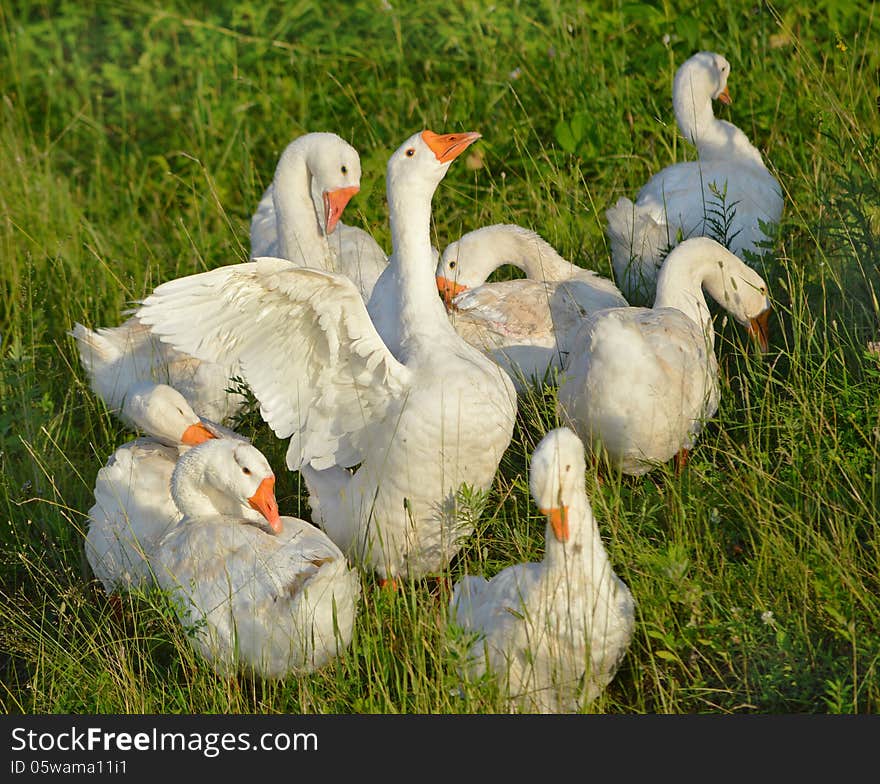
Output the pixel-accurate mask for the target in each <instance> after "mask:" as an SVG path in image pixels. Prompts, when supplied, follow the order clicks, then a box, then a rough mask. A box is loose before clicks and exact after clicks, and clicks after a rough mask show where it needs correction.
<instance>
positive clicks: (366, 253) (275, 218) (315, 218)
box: [250, 133, 388, 302]
mask: <svg viewBox="0 0 880 784" xmlns="http://www.w3.org/2000/svg"><path fill="white" fill-rule="evenodd" d="M360 180H361V161H360V156H359V155H358V154H357V151H356V150H355V149H354V147H352V146H351V145H350V144H348V143H347V142H345V141H343V140H342V139H341V138H340V137H339V136H337V135H336V134H334V133H309V134H306V135H304V136H300V137H299V138H298V139H295V140H294V141H292V142H291V143H290V144H289V145H288V146H287V148H286V149H285V150H284V152H283V153H282V154H281V157H280V158H279V160H278V165H277V167H276V169H275V176H274V179H273V180H272V182H271V184H270V185H269V187H268V188H266V191H265V192H264V194H263V198H262V199H260V203H259V205H258V206H257V211H256V212H255V213H254V215H253V217H252V218H251V229H250V235H251V258H258V257H261V256H273V257H276V258H281V259H289V260H290V261H292V262H294V263H295V264H299V265H301V266H304V267H315V268H317V269H323V270H326V271H328V272H339V273H342V274H343V275H347V276H348V277H350V278H351V279H352V280H353V281H354V282H355V284H356V285H357V287H358V289H359V290H360V292H361V295H362V296H363V298H364V302H366V301H367V300H369V298H370V294H371V293H372V291H373V286H374V285H375V283H376V279H377V278H378V277H379V275H380V274H381V273H382V270H384V269H385V266H386V265H387V263H388V260H387V258H386V256H385V252H384V251H383V250H382V249H381V248H380V247H379V245H378V243H377V242H376V241H375V240H374V239H373V238H372V237H371V236H370V235H369V234H368V233H367V232H365V231H364V230H363V229H359V228H357V227H356V226H348V225H346V224H345V223H343V222H342V221H341V220H340V217H341V215H342V212H343V210H344V209H345V207H346V205H347V204H348V201H349V199H351V197H352V196H354V195H355V194H356V193H357V192H358V191H359V190H360ZM328 183H332V184H333V187H332V188H328V187H327V184H328Z"/></svg>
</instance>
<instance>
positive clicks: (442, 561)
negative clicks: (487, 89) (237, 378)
mask: <svg viewBox="0 0 880 784" xmlns="http://www.w3.org/2000/svg"><path fill="white" fill-rule="evenodd" d="M478 137H479V134H477V133H456V134H446V135H439V134H436V133H433V132H432V131H427V130H426V131H424V132H422V133H417V134H414V135H413V136H412V137H410V138H409V139H407V140H406V142H404V144H403V145H401V146H400V148H399V149H398V150H397V151H395V152H394V153H393V154H392V155H391V158H390V159H389V161H388V169H387V196H388V204H389V208H390V220H391V234H392V239H393V245H394V250H393V253H392V255H391V258H390V261H389V267H388V269H387V270H386V271H385V272H384V273H383V276H386V275H387V276H388V281H389V284H390V286H391V287H392V290H393V291H394V292H395V296H394V297H393V299H392V300H391V301H392V302H393V303H394V304H395V307H394V308H393V312H392V313H391V314H390V317H391V318H390V329H391V331H392V332H393V335H394V339H395V341H396V348H397V351H398V354H397V357H395V354H393V353H392V351H391V350H390V348H389V346H388V345H386V343H384V342H383V340H382V338H380V337H379V334H378V333H377V331H376V328H375V326H374V324H373V322H372V321H371V320H370V318H369V316H368V314H367V311H366V308H365V306H364V303H363V300H362V298H361V297H360V294H359V293H358V291H357V289H356V288H355V287H354V285H353V284H352V283H351V281H350V280H349V279H348V278H345V277H343V276H341V275H334V274H331V273H326V272H319V271H317V270H307V269H302V268H297V267H295V266H294V265H292V264H291V263H290V262H286V261H283V260H279V259H258V260H256V261H254V262H250V263H246V264H241V265H232V266H229V267H223V268H220V269H216V270H212V271H210V272H205V273H201V274H199V275H193V276H190V277H188V278H182V279H180V280H176V281H171V282H169V283H165V284H163V285H161V286H159V287H158V288H157V289H156V290H155V292H154V293H153V294H152V295H151V296H150V297H148V298H147V299H146V300H145V301H144V303H143V305H142V307H141V308H140V309H139V310H138V317H139V318H140V319H141V320H142V321H143V322H144V323H145V324H149V325H150V326H151V327H152V328H153V330H154V332H155V333H156V334H157V335H159V336H161V337H162V339H163V340H168V341H170V342H172V343H173V344H174V345H175V346H176V347H177V348H179V349H181V350H184V351H187V352H192V353H194V354H195V355H196V356H200V357H202V358H205V359H209V360H214V361H221V362H226V361H230V360H232V359H234V360H235V361H238V362H240V364H241V368H242V373H243V375H244V377H245V378H246V380H247V382H248V384H249V385H250V387H251V388H252V389H253V391H254V394H255V396H256V398H257V399H258V400H259V401H260V406H261V413H262V416H263V418H264V419H265V420H266V421H267V422H268V423H269V425H270V427H271V428H272V429H273V430H274V432H275V434H276V435H277V436H278V437H279V438H288V437H291V441H290V444H289V447H288V451H287V465H288V467H289V468H290V469H292V470H301V471H302V474H303V477H304V478H305V481H306V483H307V485H308V489H309V494H310V504H311V506H312V510H313V516H314V519H315V521H316V522H318V524H319V525H321V527H322V528H324V530H326V531H327V533H328V534H329V535H330V538H331V539H333V541H334V542H336V543H337V544H338V545H339V546H340V548H341V549H342V550H343V551H344V552H345V553H346V554H348V555H350V556H351V557H352V558H353V559H354V560H355V561H356V562H357V563H358V564H360V565H362V566H363V567H365V568H368V569H372V570H374V571H375V572H376V573H377V574H378V575H379V577H380V578H381V579H383V580H384V579H389V578H394V577H395V576H397V575H401V576H404V575H405V576H410V577H420V576H423V575H427V574H430V573H433V572H436V571H437V570H440V569H442V568H443V567H444V566H446V564H447V563H448V562H449V560H450V559H451V558H452V557H453V555H455V553H456V552H458V550H459V549H460V547H461V545H462V543H463V541H464V539H465V538H466V537H467V536H468V535H469V534H470V533H471V531H472V524H471V523H470V522H465V520H464V519H463V518H462V516H461V515H459V514H458V513H457V498H458V491H459V489H460V488H461V487H462V485H464V484H467V485H470V486H471V487H475V488H479V489H483V490H485V489H487V488H488V487H489V486H490V485H491V484H492V481H493V479H494V476H495V471H496V469H497V468H498V463H499V461H500V459H501V456H502V454H503V453H504V450H505V449H506V448H507V445H508V444H509V442H510V438H511V435H512V433H513V424H514V416H515V410H516V393H515V390H514V389H513V385H512V384H511V382H510V379H509V378H508V376H507V375H506V374H505V373H504V372H503V371H502V370H501V369H500V368H499V367H498V366H497V365H496V364H495V363H494V362H492V361H491V360H490V359H488V358H487V357H486V356H485V355H483V354H482V353H481V352H479V351H477V350H476V349H474V348H473V347H471V346H469V345H468V344H467V343H465V341H463V340H462V339H461V338H460V337H459V336H458V334H457V333H456V332H455V330H454V329H453V328H452V326H451V324H450V323H449V320H448V318H447V316H446V311H445V309H444V307H443V303H442V301H441V300H440V298H439V297H438V296H437V287H436V283H435V281H434V266H435V263H436V258H435V256H434V254H433V252H432V248H431V241H430V230H429V229H430V215H431V200H432V197H433V194H434V191H435V190H436V188H437V186H438V184H439V183H440V180H441V179H442V178H443V176H444V175H445V174H446V171H447V170H448V168H449V165H450V163H451V161H452V160H454V159H455V158H456V157H457V156H458V155H459V154H461V152H462V151H463V150H465V149H466V148H467V147H468V146H469V145H470V144H472V143H473V142H474V141H475V140H476V139H477V138H478ZM377 285H378V284H377ZM355 466H357V468H356V469H355Z"/></svg>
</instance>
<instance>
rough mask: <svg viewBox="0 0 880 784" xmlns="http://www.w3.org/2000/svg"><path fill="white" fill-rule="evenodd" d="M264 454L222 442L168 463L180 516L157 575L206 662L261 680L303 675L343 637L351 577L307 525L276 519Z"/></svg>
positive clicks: (332, 653) (355, 594)
mask: <svg viewBox="0 0 880 784" xmlns="http://www.w3.org/2000/svg"><path fill="white" fill-rule="evenodd" d="M274 486H275V475H274V474H273V472H272V469H271V468H270V467H269V464H268V462H267V461H266V458H265V457H264V456H263V454H262V453H261V452H260V451H259V450H257V449H255V448H254V447H253V446H251V445H250V444H247V443H245V442H241V441H234V440H229V439H223V440H219V439H218V440H215V441H212V442H208V443H204V444H202V445H200V446H197V447H195V448H193V449H191V450H189V451H188V452H187V453H186V454H185V455H182V456H181V457H180V459H179V460H178V461H177V465H176V466H175V468H174V473H173V474H172V477H171V493H172V496H173V498H174V501H175V503H176V504H177V506H178V508H179V509H180V512H181V519H180V521H179V522H178V523H177V525H176V526H175V527H174V528H172V529H171V530H170V531H169V532H168V533H167V534H166V535H165V536H164V537H163V538H162V540H161V541H160V542H159V544H158V546H157V548H156V552H155V573H156V580H157V582H158V583H159V585H160V587H162V588H163V589H165V590H166V591H168V592H169V593H171V594H172V595H173V596H174V597H175V600H176V602H175V605H176V610H177V613H178V616H179V618H180V621H181V623H183V624H184V625H185V626H186V627H187V628H189V629H193V633H192V636H191V637H190V640H191V642H192V644H193V646H194V647H195V648H196V650H198V651H199V652H200V653H201V654H202V655H203V656H204V657H205V659H207V661H208V662H209V663H210V664H211V665H212V667H213V668H214V669H215V670H216V672H218V673H219V674H221V675H224V676H229V675H232V674H233V673H234V672H236V671H237V670H243V671H246V672H252V673H254V674H256V675H257V676H259V677H262V678H282V677H284V676H285V675H287V674H288V673H291V672H308V671H311V670H314V669H316V668H318V667H322V666H323V665H325V664H327V663H328V662H330V661H331V660H332V659H333V658H335V657H336V656H337V655H338V654H339V653H340V652H342V651H344V650H345V649H346V648H347V647H348V646H349V644H350V643H351V637H352V632H353V629H354V620H355V613H356V610H357V604H358V600H359V597H360V579H359V578H358V576H357V573H356V572H354V571H353V570H352V569H351V568H350V567H349V566H348V563H347V562H346V559H345V557H344V556H343V554H342V553H341V552H340V550H339V548H338V547H337V546H336V545H335V544H333V542H331V541H330V539H329V538H328V537H327V536H326V534H324V533H323V532H322V531H320V530H319V529H318V528H316V527H315V526H313V525H311V524H310V523H307V522H305V521H304V520H299V519H298V518H295V517H281V516H280V515H279V513H278V505H277V503H276V500H275V492H274Z"/></svg>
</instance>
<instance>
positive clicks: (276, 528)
mask: <svg viewBox="0 0 880 784" xmlns="http://www.w3.org/2000/svg"><path fill="white" fill-rule="evenodd" d="M248 503H249V504H250V505H251V507H252V508H253V509H256V510H257V511H258V512H259V513H260V514H261V515H263V517H265V518H266V520H267V522H268V523H269V528H270V530H271V531H272V533H273V534H280V533H281V517H280V516H279V514H278V502H277V501H276V500H275V477H274V476H267V477H266V478H265V479H264V480H263V481H262V482H260V486H259V487H258V488H257V492H256V493H254V494H253V495H252V496H251V497H250V498H248Z"/></svg>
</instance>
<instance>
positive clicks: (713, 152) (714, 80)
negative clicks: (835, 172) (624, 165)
mask: <svg viewBox="0 0 880 784" xmlns="http://www.w3.org/2000/svg"><path fill="white" fill-rule="evenodd" d="M729 75H730V63H728V62H727V60H725V59H724V58H723V57H722V56H721V55H719V54H715V53H713V52H698V53H697V54H695V55H693V56H692V57H691V58H689V59H688V60H686V61H685V62H684V63H683V64H682V65H681V66H680V67H679V69H678V71H677V72H676V74H675V80H674V82H673V87H672V104H673V109H674V111H675V118H676V121H677V122H678V128H679V130H680V131H681V133H682V135H683V136H684V138H685V139H687V141H688V142H690V143H691V144H693V145H694V146H695V147H696V148H697V155H698V159H697V160H695V161H688V162H684V163H676V164H673V165H671V166H667V167H666V168H665V169H663V170H662V171H660V172H658V173H657V174H655V175H654V176H653V177H652V178H651V179H650V180H648V182H647V183H646V184H645V185H644V186H643V187H642V189H641V190H640V191H639V193H638V196H637V198H636V201H635V203H633V202H632V201H631V200H630V199H627V198H625V197H622V198H620V199H619V200H618V201H617V203H616V204H615V205H614V206H613V207H612V208H611V209H609V210H608V211H607V212H606V218H607V220H608V226H607V233H608V238H609V240H610V244H611V258H612V262H613V266H614V274H615V277H616V280H617V284H618V285H619V286H620V288H621V290H622V291H623V292H624V294H626V297H627V299H628V300H629V301H630V302H631V303H632V304H634V305H649V304H650V303H651V302H652V301H653V297H654V290H655V285H656V279H657V274H658V271H659V268H660V264H661V262H662V260H663V256H664V255H665V253H666V250H667V249H668V248H669V247H670V246H672V245H675V244H676V243H677V242H678V238H679V236H681V237H683V238H687V237H695V236H708V237H712V238H713V239H716V240H719V241H721V242H723V243H724V244H725V245H727V246H728V247H729V248H730V250H731V251H732V252H733V253H735V254H736V255H738V256H740V257H741V258H745V252H746V251H749V252H751V253H755V254H758V255H761V254H763V253H765V252H766V248H763V247H761V246H762V244H764V243H767V242H768V241H769V240H771V239H772V237H771V236H768V235H767V234H765V232H764V230H763V229H762V228H761V222H763V223H765V224H778V223H779V220H780V218H781V216H782V207H783V199H782V190H781V188H780V186H779V183H778V182H777V180H776V178H775V177H774V176H773V175H772V174H771V173H770V172H769V170H768V169H767V167H766V165H765V164H764V161H763V159H762V157H761V153H760V152H759V151H758V150H757V148H755V147H754V146H753V145H752V143H751V142H750V141H749V139H748V137H747V136H746V135H745V133H743V132H742V131H741V130H740V129H739V128H737V127H736V126H735V125H733V124H731V123H729V122H726V121H725V120H719V119H717V118H716V117H715V115H714V113H713V111H712V101H713V100H715V99H717V100H719V101H721V102H722V103H725V104H729V103H730V102H731V99H730V93H729V92H728V89H727V77H728V76H729ZM722 193H723V194H724V199H723V201H724V206H725V207H726V209H727V213H728V214H727V217H728V218H730V224H729V226H727V227H726V231H725V230H724V229H723V228H722V226H721V224H723V223H724V217H725V216H724V214H723V212H724V211H723V209H722V199H721V197H720V194H722ZM771 233H772V230H771ZM725 234H726V236H725Z"/></svg>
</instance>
